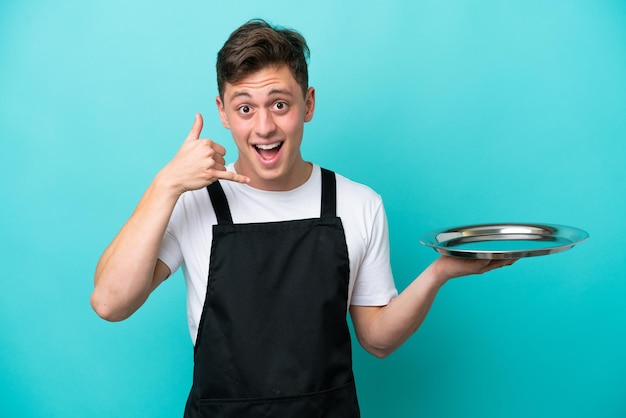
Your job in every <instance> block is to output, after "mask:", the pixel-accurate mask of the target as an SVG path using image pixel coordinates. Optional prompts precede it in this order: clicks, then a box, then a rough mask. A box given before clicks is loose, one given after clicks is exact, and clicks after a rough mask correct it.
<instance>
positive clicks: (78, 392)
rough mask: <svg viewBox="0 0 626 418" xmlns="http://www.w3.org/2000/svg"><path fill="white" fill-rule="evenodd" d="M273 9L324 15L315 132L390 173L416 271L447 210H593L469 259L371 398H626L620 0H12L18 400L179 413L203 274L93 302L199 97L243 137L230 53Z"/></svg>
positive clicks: (550, 409)
mask: <svg viewBox="0 0 626 418" xmlns="http://www.w3.org/2000/svg"><path fill="white" fill-rule="evenodd" d="M252 17H263V18H266V19H268V20H270V21H272V22H274V23H278V24H282V25H286V26H291V27H295V28H297V29H298V30H300V31H301V32H302V33H303V34H304V35H305V37H306V38H307V40H308V42H309V45H310V47H311V50H312V54H311V64H310V74H311V78H310V82H311V84H312V85H313V86H315V87H316V89H317V110H316V114H315V118H314V119H313V121H312V122H311V123H309V124H308V125H307V127H306V134H305V143H304V145H303V148H304V154H305V157H306V158H307V159H309V160H313V161H315V162H317V163H318V164H320V165H323V166H326V167H328V168H331V169H334V170H337V171H339V172H341V173H342V174H344V175H346V176H348V177H351V178H353V179H354V180H357V181H360V182H363V183H366V184H368V185H370V186H371V187H373V188H374V189H375V190H376V191H377V192H379V193H380V194H381V195H382V196H383V198H384V200H385V204H386V208H387V212H388V217H389V224H390V234H391V251H392V263H393V269H394V274H395V277H396V282H397V286H398V288H399V289H404V287H406V286H407V285H408V283H409V282H410V281H411V280H412V279H413V278H414V277H415V276H417V275H418V274H419V272H420V271H421V270H423V269H424V268H425V267H426V266H427V265H428V264H429V263H431V262H432V261H433V260H434V259H435V258H436V253H435V252H434V251H432V250H431V249H428V248H426V247H423V246H421V245H420V244H419V242H418V237H419V236H420V235H421V234H422V233H424V232H426V231H428V230H431V229H435V228H439V227H449V226H456V225H462V224H468V223H482V222H512V221H518V222H551V223H561V224H566V225H573V226H577V227H580V228H583V229H585V230H587V231H588V232H589V233H590V234H591V239H590V240H588V241H587V242H585V243H584V244H582V245H580V246H577V247H575V248H574V249H572V250H570V251H568V252H565V253H561V254H556V255H552V256H549V257H537V258H529V259H525V260H522V261H520V262H519V263H517V264H516V265H515V266H513V267H510V268H506V269H501V270H498V271H495V272H492V273H489V274H488V275H484V276H479V277H471V278H463V279H457V280H454V281H452V282H450V283H448V284H447V285H446V286H445V287H444V288H443V289H442V291H441V292H440V294H439V296H438V298H437V300H436V302H435V305H434V307H433V309H432V311H431V313H430V315H429V317H428V318H427V320H426V322H425V324H424V325H423V327H422V328H421V329H420V330H419V332H418V333H417V334H416V335H415V336H414V337H413V338H412V339H411V340H409V342H407V343H406V344H405V345H404V346H403V347H402V348H400V349H399V350H398V351H397V352H396V353H394V354H393V355H392V356H391V357H389V358H387V359H385V360H377V359H375V358H373V357H371V356H369V355H367V354H366V353H365V352H364V351H363V350H362V349H361V348H360V347H355V350H354V351H355V370H356V375H357V379H358V380H357V383H358V390H359V395H360V399H361V404H362V409H363V416H364V417H382V416H397V417H413V416H420V417H530V416H533V417H553V416H569V417H590V416H593V417H624V416H626V397H625V396H624V395H625V392H626V355H625V354H626V350H625V349H624V345H625V342H626V308H625V307H624V302H623V301H624V298H625V293H626V283H625V280H624V276H625V273H624V270H625V268H626V258H625V253H624V245H623V240H624V235H625V234H626V228H625V226H624V214H625V212H626V201H625V199H626V197H625V196H626V193H624V186H623V180H624V178H625V177H626V176H625V174H626V173H625V171H626V146H625V145H624V144H625V139H626V122H625V115H626V3H625V2H624V1H621V0H571V1H564V0H562V1H559V0H555V1H549V2H545V1H522V0H509V1H497V0H485V1H479V2H476V1H468V0H443V1H441V0H439V1H436V0H427V1H404V2H402V1H384V2H383V1H381V2H371V3H366V2H363V1H345V2H341V3H340V2H332V1H327V0H319V1H315V2H306V3H305V2H284V1H281V2H278V1H267V2H258V1H239V2H219V3H218V2H202V1H177V2H152V1H147V0H144V1H121V0H114V1H106V2H104V1H103V2H88V1H85V2H81V1H75V2H72V1H67V0H65V1H63V0H57V1H51V0H33V1H28V2H19V1H7V0H4V1H3V2H2V3H0V138H1V141H2V147H1V151H0V179H1V180H0V187H1V189H0V195H1V196H2V197H1V199H2V205H1V206H0V210H1V211H2V216H1V222H2V229H1V231H2V232H1V234H2V251H1V255H0V256H1V257H2V260H1V261H2V274H1V280H0V321H1V323H0V416H2V417H64V418H68V417H175V416H181V413H182V408H183V405H184V402H185V399H186V396H187V392H188V389H189V386H190V383H191V371H192V346H191V342H190V338H189V335H188V331H187V324H186V314H185V302H184V299H185V296H184V295H185V288H184V283H183V280H182V276H181V275H180V273H177V274H176V275H175V276H174V277H173V278H172V279H171V280H168V281H167V282H166V283H165V284H164V285H163V286H162V287H160V288H159V289H158V290H157V291H156V292H155V293H154V294H153V296H152V297H151V298H150V300H149V301H148V303H147V304H146V305H144V307H143V308H142V309H141V310H140V311H138V312H137V313H136V314H135V315H134V316H133V317H131V318H130V319H129V320H127V321H125V322H122V323H114V324H112V323H107V322H105V321H103V320H101V319H99V318H98V317H97V316H96V315H95V314H94V313H93V312H92V311H91V308H90V306H89V295H90V292H91V290H92V277H93V271H94V268H95V265H96V262H97V260H98V258H99V256H100V254H101V253H102V251H103V250H104V248H105V247H106V245H107V244H108V243H109V242H110V241H111V239H112V238H113V236H114V234H115V233H116V231H117V230H118V229H119V228H120V227H121V225H122V224H123V222H124V221H125V220H126V219H127V218H128V216H129V215H130V213H131V212H132V210H133V208H134V206H135V205H136V203H137V201H138V200H139V198H140V196H141V194H142V192H143V190H145V188H146V187H147V185H148V184H149V182H150V181H151V179H152V177H153V176H154V174H155V173H156V172H157V171H158V170H159V169H160V167H162V166H163V165H164V164H165V163H167V161H169V159H170V158H171V157H172V156H173V154H174V153H175V152H176V150H177V149H178V146H179V144H180V143H181V142H182V140H183V139H184V137H185V136H186V134H187V132H188V130H189V128H190V126H191V124H192V122H193V117H194V113H195V112H202V113H203V114H204V117H205V129H204V132H203V135H204V136H206V137H211V138H212V139H215V140H217V141H218V142H221V143H222V144H224V145H225V146H226V147H227V149H228V150H229V152H230V154H228V155H227V157H230V161H232V160H234V159H235V158H236V149H235V147H234V145H233V143H232V140H231V139H230V136H229V133H228V131H226V130H224V129H223V128H222V127H221V125H220V124H219V119H218V117H217V112H216V111H215V106H214V97H215V95H216V86H215V72H214V63H215V55H216V53H217V50H218V49H219V48H220V46H221V45H222V44H223V42H224V41H225V39H226V38H227V36H228V34H229V33H230V32H231V31H232V30H233V29H235V28H236V27H237V26H239V25H240V24H242V23H244V22H245V21H246V20H248V19H249V18H252Z"/></svg>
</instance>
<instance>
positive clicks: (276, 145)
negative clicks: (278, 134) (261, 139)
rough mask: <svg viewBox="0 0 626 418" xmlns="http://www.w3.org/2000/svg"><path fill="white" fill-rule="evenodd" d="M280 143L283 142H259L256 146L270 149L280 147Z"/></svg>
mask: <svg viewBox="0 0 626 418" xmlns="http://www.w3.org/2000/svg"><path fill="white" fill-rule="evenodd" d="M280 144H281V143H280V142H274V143H273V144H257V145H255V146H256V147H257V148H259V149H262V150H270V149H274V148H278V147H280Z"/></svg>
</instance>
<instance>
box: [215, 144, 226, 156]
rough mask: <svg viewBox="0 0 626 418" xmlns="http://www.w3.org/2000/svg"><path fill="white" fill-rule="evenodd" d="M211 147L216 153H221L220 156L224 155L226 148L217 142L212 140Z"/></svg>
mask: <svg viewBox="0 0 626 418" xmlns="http://www.w3.org/2000/svg"><path fill="white" fill-rule="evenodd" d="M211 148H213V151H215V152H216V153H217V154H219V155H221V156H222V157H223V156H224V155H226V148H224V147H223V146H222V145H220V144H218V143H217V142H213V143H212V144H211Z"/></svg>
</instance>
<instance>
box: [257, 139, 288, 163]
mask: <svg viewBox="0 0 626 418" xmlns="http://www.w3.org/2000/svg"><path fill="white" fill-rule="evenodd" d="M282 146H283V142H282V141H279V142H273V143H271V144H256V145H254V149H256V152H257V153H258V154H259V155H260V156H261V158H263V159H264V160H271V159H272V158H274V157H275V156H276V154H278V152H279V151H280V149H281V148H282Z"/></svg>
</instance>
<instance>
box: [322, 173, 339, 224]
mask: <svg viewBox="0 0 626 418" xmlns="http://www.w3.org/2000/svg"><path fill="white" fill-rule="evenodd" d="M321 171H322V210H321V213H320V216H321V217H322V218H334V217H336V216H337V181H336V179H335V173H333V172H332V171H330V170H326V169H325V168H322V169H321Z"/></svg>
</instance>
